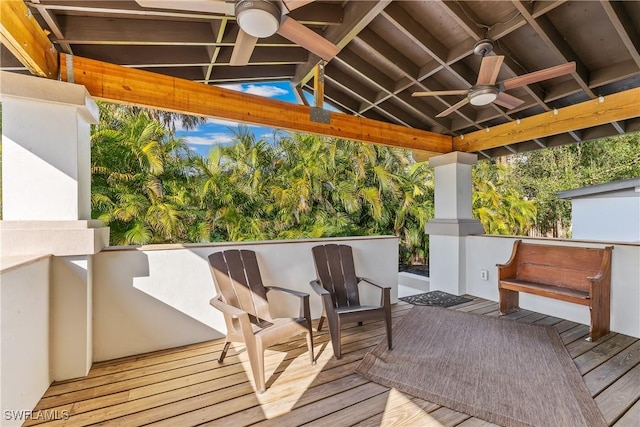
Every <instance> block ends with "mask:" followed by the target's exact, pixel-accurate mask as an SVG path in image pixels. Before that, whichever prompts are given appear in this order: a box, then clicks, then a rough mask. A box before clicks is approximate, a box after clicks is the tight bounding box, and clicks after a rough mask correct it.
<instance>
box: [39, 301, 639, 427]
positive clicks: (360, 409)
mask: <svg viewBox="0 0 640 427" xmlns="http://www.w3.org/2000/svg"><path fill="white" fill-rule="evenodd" d="M410 308H411V305H409V304H406V303H402V302H401V303H398V304H396V305H395V306H394V309H393V317H394V322H398V321H399V320H400V319H401V318H402V316H403V315H404V314H405V313H407V311H408V310H409V309H410ZM452 309H456V310H461V311H467V312H473V313H479V314H485V315H488V316H497V315H498V313H497V311H496V310H497V304H496V303H494V302H491V301H485V300H482V299H478V298H474V299H473V301H471V302H469V303H465V304H461V305H458V306H455V307H452ZM508 317H511V318H516V319H518V320H520V321H523V322H532V323H540V324H547V325H554V326H555V327H556V328H557V329H558V331H559V332H560V333H561V336H562V339H563V341H564V343H565V345H566V347H567V350H568V351H569V353H570V354H571V356H572V357H573V359H574V362H575V363H576V365H577V367H578V369H579V370H580V372H581V373H582V375H583V378H584V381H585V383H586V384H587V387H588V388H589V390H590V391H591V393H592V395H593V396H594V398H595V401H596V403H597V404H598V407H599V408H600V410H601V411H602V413H603V415H604V417H605V419H606V420H607V422H608V423H609V425H613V426H616V427H631V426H634V427H635V426H639V425H640V400H639V399H640V340H638V339H635V338H631V337H628V336H625V335H621V334H616V333H611V334H609V335H608V336H606V337H604V338H602V339H601V340H599V341H598V342H596V343H591V342H588V341H586V340H585V337H586V336H587V333H588V327H587V326H584V325H579V324H576V323H573V322H569V321H567V320H562V319H558V318H555V317H549V316H545V315H542V314H538V313H533V312H530V311H526V310H523V311H520V312H518V313H513V314H512V315H509V316H508ZM383 338H384V327H383V325H382V323H381V322H378V323H369V324H365V325H363V326H357V325H353V326H351V327H348V328H347V329H345V330H344V332H343V342H344V344H343V350H342V351H343V357H342V359H341V360H335V359H334V358H333V357H332V349H331V344H330V342H329V337H328V333H327V331H322V332H321V333H316V334H315V335H314V339H315V344H316V347H315V348H316V354H317V357H318V361H317V364H316V365H315V366H310V365H309V358H308V354H307V353H306V344H305V341H304V339H303V338H302V337H301V338H300V339H298V340H295V341H292V342H289V343H287V344H285V345H280V346H276V347H272V348H271V349H269V350H268V351H267V355H266V370H267V387H268V389H267V391H266V392H265V393H264V394H262V395H257V394H256V393H255V392H254V388H253V385H252V381H253V380H252V379H251V378H250V377H251V375H250V370H249V366H248V361H247V358H246V357H245V356H246V355H245V353H244V351H243V347H242V346H238V347H237V350H238V351H236V349H234V347H233V346H232V347H231V349H230V350H229V354H228V355H227V358H226V359H225V362H224V363H223V364H219V363H217V361H216V358H217V357H218V355H219V353H220V351H221V349H222V345H223V340H215V341H210V342H205V343H200V344H194V345H190V346H186V347H181V348H176V349H171V350H164V351H159V352H154V353H151V354H144V355H138V356H134V357H128V358H124V359H118V360H113V361H108V362H101V363H96V364H95V365H94V366H93V368H92V369H91V371H90V372H89V375H88V376H87V377H86V378H82V379H79V380H72V381H66V382H60V383H55V384H53V385H51V387H50V388H49V389H48V390H47V392H46V394H45V395H44V396H43V398H42V399H41V401H40V402H39V404H38V405H37V407H36V408H35V409H36V410H43V413H46V414H52V413H53V414H57V415H58V416H60V415H63V414H69V418H68V419H66V420H57V421H51V422H46V423H43V424H42V425H68V426H84V425H124V426H137V425H149V424H151V425H166V426H190V425H202V424H203V425H225V426H241V425H249V424H258V425H273V426H278V427H283V426H297V425H318V426H336V427H337V426H347V425H358V426H380V425H385V426H387V425H389V426H391V425H393V426H399V425H412V426H440V425H442V426H461V427H469V426H491V425H493V424H490V423H487V422H485V421H482V420H479V419H477V418H472V417H469V416H468V415H465V414H463V413H460V412H456V411H453V410H451V409H448V408H446V407H442V406H438V405H435V404H433V403H430V402H426V401H424V400H421V399H418V398H413V397H411V396H410V395H406V394H403V393H400V392H397V391H396V390H393V389H392V390H389V389H388V388H386V387H383V386H381V385H378V384H375V383H372V382H369V381H367V380H365V379H364V378H362V377H360V376H359V375H357V374H354V373H353V370H354V368H355V366H356V365H357V364H358V362H359V361H360V359H362V357H363V356H364V355H365V354H366V353H367V352H368V351H369V350H370V349H371V348H372V347H373V346H374V345H375V344H377V343H378V342H379V341H380V340H381V339H383ZM63 411H67V412H63ZM36 423H37V421H35V420H32V422H30V423H29V424H36Z"/></svg>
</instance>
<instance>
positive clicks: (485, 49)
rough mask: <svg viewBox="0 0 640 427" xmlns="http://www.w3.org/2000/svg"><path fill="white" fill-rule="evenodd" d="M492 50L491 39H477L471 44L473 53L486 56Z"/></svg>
mask: <svg viewBox="0 0 640 427" xmlns="http://www.w3.org/2000/svg"><path fill="white" fill-rule="evenodd" d="M491 52H493V41H491V40H489V39H482V40H478V41H477V42H476V44H475V46H473V53H475V54H476V55H479V56H486V55H488V54H490V53H491Z"/></svg>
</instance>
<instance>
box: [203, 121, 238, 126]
mask: <svg viewBox="0 0 640 427" xmlns="http://www.w3.org/2000/svg"><path fill="white" fill-rule="evenodd" d="M206 124H212V125H219V126H227V127H232V128H235V127H237V126H238V122H234V121H231V120H224V119H207V123H206Z"/></svg>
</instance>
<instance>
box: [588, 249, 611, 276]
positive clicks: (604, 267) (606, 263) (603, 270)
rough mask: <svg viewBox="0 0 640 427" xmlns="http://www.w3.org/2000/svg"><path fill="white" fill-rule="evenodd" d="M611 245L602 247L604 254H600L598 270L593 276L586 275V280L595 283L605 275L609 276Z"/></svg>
mask: <svg viewBox="0 0 640 427" xmlns="http://www.w3.org/2000/svg"><path fill="white" fill-rule="evenodd" d="M612 250H613V246H607V247H605V248H604V254H603V255H602V261H601V262H600V270H598V273H597V274H596V275H595V276H590V277H587V280H588V281H590V282H591V283H597V282H601V281H602V280H604V278H605V277H610V271H611V251H612Z"/></svg>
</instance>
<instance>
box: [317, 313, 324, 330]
mask: <svg viewBox="0 0 640 427" xmlns="http://www.w3.org/2000/svg"><path fill="white" fill-rule="evenodd" d="M324 319H325V317H324V316H320V320H318V329H316V330H317V331H318V332H320V330H321V329H322V324H323V323H324Z"/></svg>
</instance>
